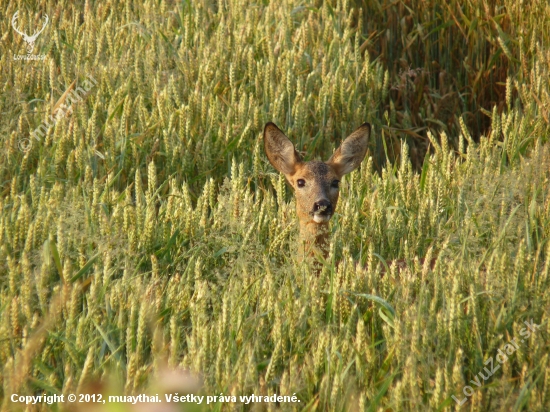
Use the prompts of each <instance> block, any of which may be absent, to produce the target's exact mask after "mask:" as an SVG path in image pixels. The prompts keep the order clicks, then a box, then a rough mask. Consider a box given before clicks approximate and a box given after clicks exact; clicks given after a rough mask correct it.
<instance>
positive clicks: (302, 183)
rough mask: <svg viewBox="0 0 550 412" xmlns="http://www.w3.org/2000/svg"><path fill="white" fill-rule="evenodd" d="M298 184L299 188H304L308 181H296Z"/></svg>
mask: <svg viewBox="0 0 550 412" xmlns="http://www.w3.org/2000/svg"><path fill="white" fill-rule="evenodd" d="M296 183H297V184H298V187H304V186H305V185H306V181H305V180H304V179H298V180H296Z"/></svg>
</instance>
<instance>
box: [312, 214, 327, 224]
mask: <svg viewBox="0 0 550 412" xmlns="http://www.w3.org/2000/svg"><path fill="white" fill-rule="evenodd" d="M330 216H331V215H313V221H314V222H315V223H326V222H328V221H329V220H330Z"/></svg>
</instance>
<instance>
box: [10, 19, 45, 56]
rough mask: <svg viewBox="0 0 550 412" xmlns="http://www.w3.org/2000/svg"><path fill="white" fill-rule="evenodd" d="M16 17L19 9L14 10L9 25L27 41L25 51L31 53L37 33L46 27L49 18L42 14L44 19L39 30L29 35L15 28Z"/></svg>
mask: <svg viewBox="0 0 550 412" xmlns="http://www.w3.org/2000/svg"><path fill="white" fill-rule="evenodd" d="M18 17H19V11H16V12H15V14H14V15H13V17H12V19H11V25H12V27H13V29H14V30H15V31H16V32H17V33H19V34H20V35H21V36H23V40H24V41H25V42H26V43H27V53H28V54H31V53H32V51H33V49H34V42H35V41H36V39H37V38H38V35H39V34H40V33H42V32H43V31H44V29H45V28H46V25H47V24H48V21H49V20H50V19H49V17H48V15H47V14H46V15H45V16H44V18H45V19H46V21H45V22H44V25H43V26H42V28H41V29H40V31H38V32H35V33H33V35H32V36H29V35H28V34H27V33H25V32H22V31H20V30H19V29H18V28H17V26H16V24H17V18H18Z"/></svg>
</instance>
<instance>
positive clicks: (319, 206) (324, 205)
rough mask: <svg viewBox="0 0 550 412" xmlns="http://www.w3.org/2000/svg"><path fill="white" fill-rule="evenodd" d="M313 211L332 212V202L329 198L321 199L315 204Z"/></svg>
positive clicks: (324, 213)
mask: <svg viewBox="0 0 550 412" xmlns="http://www.w3.org/2000/svg"><path fill="white" fill-rule="evenodd" d="M313 213H316V214H321V215H331V214H332V204H331V203H330V201H328V200H327V199H322V200H319V201H318V202H315V203H314V204H313Z"/></svg>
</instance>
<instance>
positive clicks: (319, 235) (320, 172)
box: [264, 123, 371, 257]
mask: <svg viewBox="0 0 550 412" xmlns="http://www.w3.org/2000/svg"><path fill="white" fill-rule="evenodd" d="M370 129H371V128H370V124H368V123H364V124H363V125H361V126H360V127H359V128H358V129H357V130H355V131H354V132H353V133H352V134H351V135H350V136H348V137H347V138H346V139H345V140H344V142H342V144H341V145H340V147H339V148H338V149H337V150H336V151H335V152H334V154H333V155H332V156H331V157H330V159H329V160H327V161H326V162H321V161H310V162H304V161H302V159H301V157H300V155H299V154H298V152H297V151H296V149H295V148H294V145H293V144H292V142H291V141H290V140H289V139H288V138H287V137H286V136H285V135H284V133H283V132H282V131H281V130H280V129H279V128H278V127H277V126H276V125H275V124H274V123H267V124H266V125H265V128H264V148H265V152H266V154H267V157H268V159H269V161H270V162H271V164H272V165H273V167H274V168H275V169H277V170H278V171H279V172H281V173H283V174H284V175H285V177H286V179H287V181H288V183H289V184H290V185H291V186H292V188H293V190H294V193H295V196H296V213H297V215H298V219H299V221H300V257H303V256H304V255H311V254H314V253H315V250H316V249H319V251H320V252H321V253H322V254H323V255H324V256H326V254H327V246H328V233H329V225H328V222H329V220H330V218H331V217H332V215H333V214H334V211H335V210H336V205H337V203H338V194H339V189H338V187H337V185H335V182H336V181H337V182H339V181H340V179H341V178H342V176H344V175H345V174H347V173H350V172H351V171H353V170H355V169H357V168H358V167H359V166H360V164H361V162H362V161H363V159H364V158H365V155H366V153H367V146H368V140H369V136H370Z"/></svg>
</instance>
